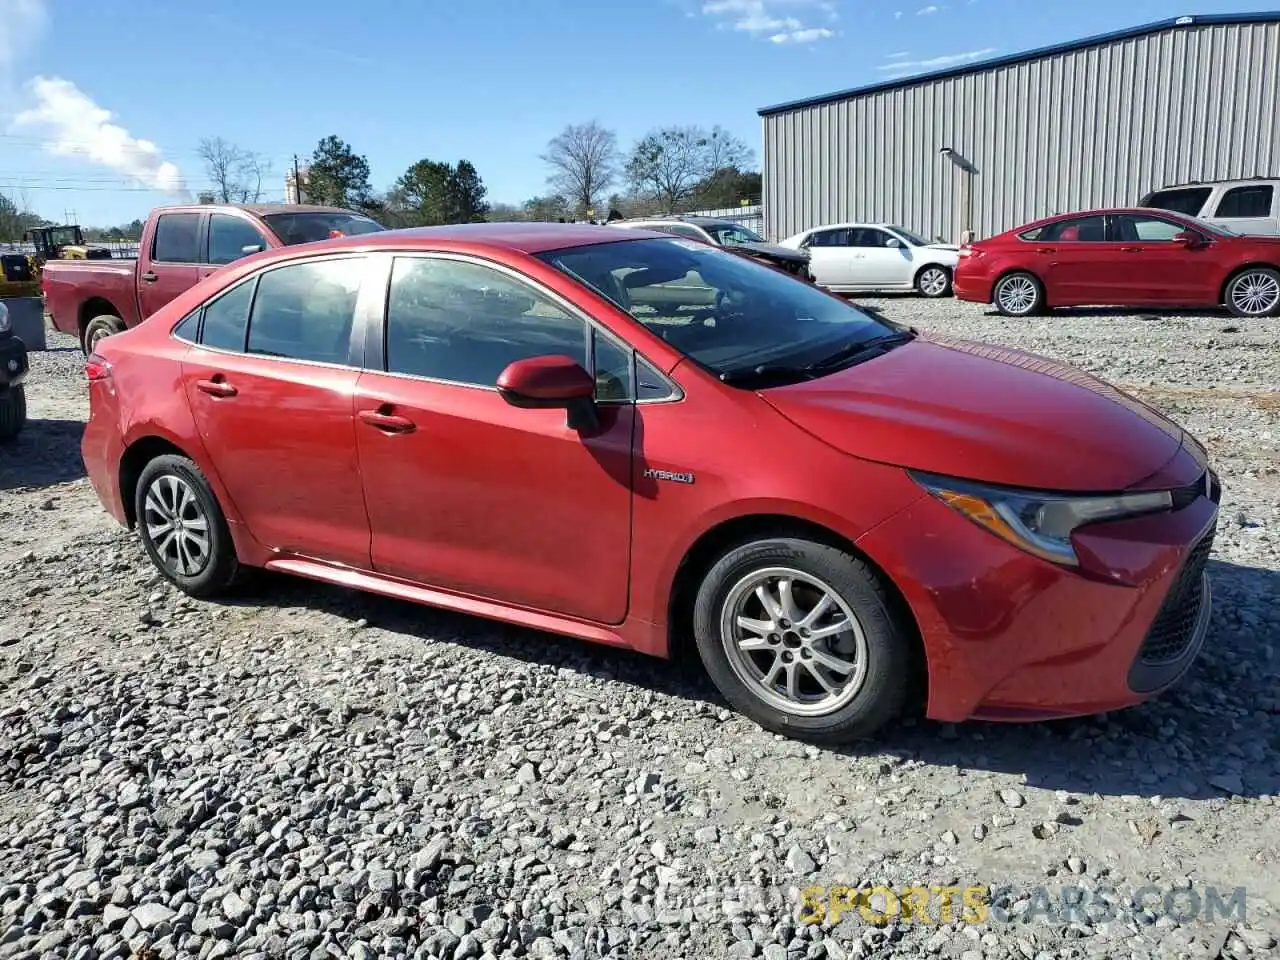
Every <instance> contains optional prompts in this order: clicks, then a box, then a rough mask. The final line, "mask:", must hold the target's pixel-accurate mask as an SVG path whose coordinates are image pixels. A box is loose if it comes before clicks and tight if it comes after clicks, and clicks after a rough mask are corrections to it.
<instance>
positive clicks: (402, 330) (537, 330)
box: [386, 241, 667, 387]
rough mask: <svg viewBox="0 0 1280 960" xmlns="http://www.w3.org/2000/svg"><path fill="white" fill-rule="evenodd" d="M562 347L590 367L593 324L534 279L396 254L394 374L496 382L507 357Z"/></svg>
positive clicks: (390, 318) (390, 314) (390, 312)
mask: <svg viewBox="0 0 1280 960" xmlns="http://www.w3.org/2000/svg"><path fill="white" fill-rule="evenodd" d="M659 242H667V241H659ZM622 245H623V246H626V245H627V244H626V243H625V242H624V243H623V244H622ZM556 354H558V355H561V356H567V357H571V358H572V359H573V360H575V361H577V362H578V363H579V364H581V365H582V366H583V367H584V368H586V369H590V366H589V364H588V360H587V324H586V323H585V322H583V321H582V320H580V319H578V318H577V317H574V316H571V315H569V314H568V313H566V312H565V311H564V310H563V309H561V308H560V307H559V306H557V305H556V304H555V303H554V302H553V301H552V300H551V299H550V298H548V297H546V296H544V295H542V294H541V293H539V292H538V291H536V290H534V289H533V288H532V287H530V286H529V285H528V284H526V283H522V282H520V281H518V280H516V279H514V278H513V277H511V276H510V275H508V274H506V273H503V272H502V271H500V270H497V269H495V268H493V267H489V266H484V265H482V264H478V263H471V262H468V261H464V260H450V259H446V258H426V257H399V258H397V259H396V261H395V264H394V266H393V267H392V270H391V290H390V294H389V296H388V300H387V344H386V357H387V370H388V371H390V372H391V373H404V374H410V375H413V376H418V377H429V378H431V379H433V380H445V381H448V382H451V383H463V384H468V385H471V386H478V387H494V386H497V383H498V377H499V375H500V374H501V373H502V371H503V370H505V369H506V368H507V366H508V365H509V364H511V363H514V362H515V361H517V360H525V359H529V358H531V357H541V356H549V355H556Z"/></svg>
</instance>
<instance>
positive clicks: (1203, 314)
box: [983, 307, 1235, 326]
mask: <svg viewBox="0 0 1280 960" xmlns="http://www.w3.org/2000/svg"><path fill="white" fill-rule="evenodd" d="M983 316H987V317H993V318H997V319H1010V320H1012V319H1016V318H1014V317H1004V315H1003V314H1001V313H1000V311H998V310H995V309H989V310H985V311H983ZM1101 317H1117V318H1125V319H1129V320H1153V321H1154V320H1206V319H1208V320H1221V321H1222V322H1223V324H1224V325H1226V326H1230V325H1231V324H1232V323H1233V321H1234V320H1235V318H1234V317H1232V316H1231V314H1229V313H1227V312H1226V311H1225V310H1217V311H1214V310H1206V309H1204V308H1201V309H1198V310H1196V309H1189V308H1182V307H1177V308H1173V307H1171V308H1169V309H1154V310H1153V309H1151V308H1146V309H1142V308H1139V307H1054V308H1053V311H1052V312H1051V313H1048V314H1042V315H1040V316H1039V317H1030V318H1028V319H1032V320H1035V319H1040V320H1043V319H1046V318H1048V319H1054V320H1071V319H1074V318H1091V319H1097V318H1101Z"/></svg>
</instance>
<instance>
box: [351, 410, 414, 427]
mask: <svg viewBox="0 0 1280 960" xmlns="http://www.w3.org/2000/svg"><path fill="white" fill-rule="evenodd" d="M385 409H386V408H382V409H378V410H361V411H360V412H359V413H357V414H356V416H358V417H359V418H360V422H361V423H367V424H368V425H369V426H371V427H376V428H377V429H379V430H381V431H383V432H384V433H412V432H413V431H414V430H416V429H417V427H418V425H417V424H416V423H414V422H413V421H412V420H410V419H409V418H408V417H401V416H398V415H397V414H394V413H385V412H384V410H385Z"/></svg>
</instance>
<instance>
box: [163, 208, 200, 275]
mask: <svg viewBox="0 0 1280 960" xmlns="http://www.w3.org/2000/svg"><path fill="white" fill-rule="evenodd" d="M164 217H195V218H196V258H195V259H194V260H158V259H156V242H157V241H158V240H159V239H160V221H161V220H162V219H163V218H164ZM208 247H209V214H208V213H207V212H205V211H201V210H164V211H161V212H159V213H157V214H156V223H155V226H154V227H152V228H151V256H150V261H151V263H158V264H161V265H162V266H166V267H200V266H207V265H208Z"/></svg>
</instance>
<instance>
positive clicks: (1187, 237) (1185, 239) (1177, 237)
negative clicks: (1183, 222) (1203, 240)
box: [1173, 230, 1200, 247]
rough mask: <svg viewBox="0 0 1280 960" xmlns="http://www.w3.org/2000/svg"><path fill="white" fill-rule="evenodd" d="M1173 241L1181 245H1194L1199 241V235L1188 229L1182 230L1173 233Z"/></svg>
mask: <svg viewBox="0 0 1280 960" xmlns="http://www.w3.org/2000/svg"><path fill="white" fill-rule="evenodd" d="M1173 242H1174V243H1176V244H1178V245H1180V246H1183V247H1194V246H1196V245H1197V244H1199V242H1200V237H1199V236H1198V235H1196V234H1194V233H1192V232H1191V231H1190V230H1182V231H1179V232H1178V233H1175V234H1174V235H1173Z"/></svg>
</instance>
